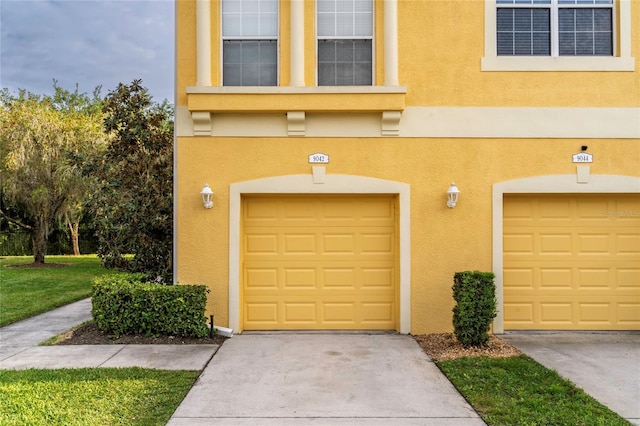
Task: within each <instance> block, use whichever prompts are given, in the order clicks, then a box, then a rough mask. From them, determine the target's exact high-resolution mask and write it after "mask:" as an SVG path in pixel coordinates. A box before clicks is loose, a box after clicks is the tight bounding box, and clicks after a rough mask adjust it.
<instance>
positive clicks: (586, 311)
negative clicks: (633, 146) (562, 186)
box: [503, 194, 640, 330]
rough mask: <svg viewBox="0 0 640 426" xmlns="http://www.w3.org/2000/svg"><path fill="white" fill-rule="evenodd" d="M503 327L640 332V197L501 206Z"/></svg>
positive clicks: (518, 200)
mask: <svg viewBox="0 0 640 426" xmlns="http://www.w3.org/2000/svg"><path fill="white" fill-rule="evenodd" d="M503 259H504V276H503V277H504V284H503V285H504V327H505V329H542V330H639V329H640V196H639V195H638V194H590V195H575V194H561V195H542V194H536V195H511V196H505V199H504V258H503Z"/></svg>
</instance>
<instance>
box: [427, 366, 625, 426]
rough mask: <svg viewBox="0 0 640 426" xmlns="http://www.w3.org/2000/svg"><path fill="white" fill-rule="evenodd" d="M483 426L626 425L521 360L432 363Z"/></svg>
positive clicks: (582, 394) (569, 385) (564, 383)
mask: <svg viewBox="0 0 640 426" xmlns="http://www.w3.org/2000/svg"><path fill="white" fill-rule="evenodd" d="M436 365H437V366H438V367H439V368H440V370H441V371H442V372H443V373H444V374H445V375H446V376H447V378H448V379H449V381H451V383H453V385H454V386H455V387H456V389H458V391H459V392H460V393H461V394H462V395H463V396H464V398H465V399H466V400H467V401H468V402H469V403H470V404H471V405H472V406H473V408H474V409H475V410H476V411H477V412H478V414H480V416H481V417H482V419H483V420H484V421H485V422H486V423H487V424H489V425H492V426H493V425H518V426H527V425H573V426H580V425H584V426H596V425H603V426H605V425H606V426H614V425H624V426H627V425H631V423H629V422H628V421H626V420H625V419H624V418H622V417H621V416H620V415H618V414H617V413H615V412H613V411H612V410H610V409H609V408H607V407H605V406H604V405H602V404H600V403H599V402H598V401H596V400H595V399H594V398H592V397H591V396H589V395H587V394H586V393H585V392H584V391H583V390H582V389H580V388H578V387H577V386H575V385H574V384H573V383H572V382H570V381H569V380H566V379H564V378H562V377H561V376H560V375H559V374H558V373H557V372H556V371H553V370H549V369H547V368H546V367H544V366H542V365H541V364H539V363H538V362H536V361H534V360H533V359H532V358H530V357H528V356H526V355H519V356H514V357H509V358H489V357H486V356H480V357H466V358H459V359H454V360H443V361H436Z"/></svg>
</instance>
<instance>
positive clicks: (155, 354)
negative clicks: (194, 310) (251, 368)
mask: <svg viewBox="0 0 640 426" xmlns="http://www.w3.org/2000/svg"><path fill="white" fill-rule="evenodd" d="M90 319H91V299H84V300H80V301H78V302H75V303H71V304H69V305H66V306H63V307H60V308H58V309H54V310H52V311H49V312H45V313H44V314H41V315H37V316H35V317H32V318H29V319H26V320H24V321H20V322H17V323H14V324H11V325H8V326H6V327H2V328H0V369H16V370H20V369H27V368H51V369H53V368H83V367H88V368H95V367H143V368H157V369H163V370H202V369H203V368H204V367H205V366H206V365H207V363H208V362H209V360H211V358H212V357H213V355H214V354H215V353H216V351H217V350H218V347H219V346H218V345H68V346H38V345H39V344H40V343H42V342H44V341H46V340H48V339H50V338H52V337H54V336H57V335H58V334H60V333H62V332H64V331H66V330H69V329H70V328H73V327H75V326H76V325H79V324H82V323H83V322H85V321H88V320H90Z"/></svg>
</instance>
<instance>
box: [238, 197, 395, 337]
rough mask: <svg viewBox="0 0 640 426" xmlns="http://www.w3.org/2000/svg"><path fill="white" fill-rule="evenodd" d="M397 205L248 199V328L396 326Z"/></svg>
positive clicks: (388, 200)
mask: <svg viewBox="0 0 640 426" xmlns="http://www.w3.org/2000/svg"><path fill="white" fill-rule="evenodd" d="M255 201H257V204H258V208H254V209H253V212H252V209H251V206H252V205H253V203H254V202H255ZM394 204H395V203H394V199H393V197H390V196H384V197H380V196H374V197H364V198H358V197H355V198H354V197H341V196H339V197H323V196H320V197H318V196H301V197H295V198H292V197H282V198H278V197H266V199H262V198H256V199H254V198H253V197H247V198H246V199H244V200H243V206H247V207H248V209H247V210H248V212H249V213H246V214H244V215H243V239H242V241H243V250H242V255H243V264H242V265H243V266H242V268H243V275H242V276H243V286H242V296H241V298H242V300H241V303H242V305H243V312H244V314H243V321H244V324H243V326H244V328H245V329H247V330H251V329H255V330H257V329H264V330H273V329H316V328H317V329H394V328H395V317H396V315H397V312H396V311H397V308H396V297H397V290H396V286H395V282H396V275H397V272H396V260H395V217H394V214H395V213H394ZM250 213H251V214H250ZM274 217H275V218H276V219H275V220H274ZM263 225H265V226H263Z"/></svg>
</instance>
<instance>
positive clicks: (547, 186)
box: [493, 174, 640, 333]
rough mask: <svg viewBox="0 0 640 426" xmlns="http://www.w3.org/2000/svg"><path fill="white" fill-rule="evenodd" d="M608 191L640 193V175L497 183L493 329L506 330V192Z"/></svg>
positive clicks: (501, 331)
mask: <svg viewBox="0 0 640 426" xmlns="http://www.w3.org/2000/svg"><path fill="white" fill-rule="evenodd" d="M563 193H566V194H606V193H611V194H614V193H627V194H628V193H640V178H637V177H632V176H620V175H590V177H589V182H588V183H578V181H577V178H576V175H574V174H573V175H547V176H536V177H530V178H524V179H516V180H509V181H505V182H500V183H496V184H494V185H493V272H494V274H495V276H496V279H495V281H496V299H497V300H498V315H497V316H496V318H495V320H494V323H493V329H494V332H495V333H503V332H504V309H503V306H504V297H503V293H504V292H503V290H504V287H503V285H504V281H503V243H502V241H503V240H502V239H503V209H502V206H503V198H504V194H563Z"/></svg>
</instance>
